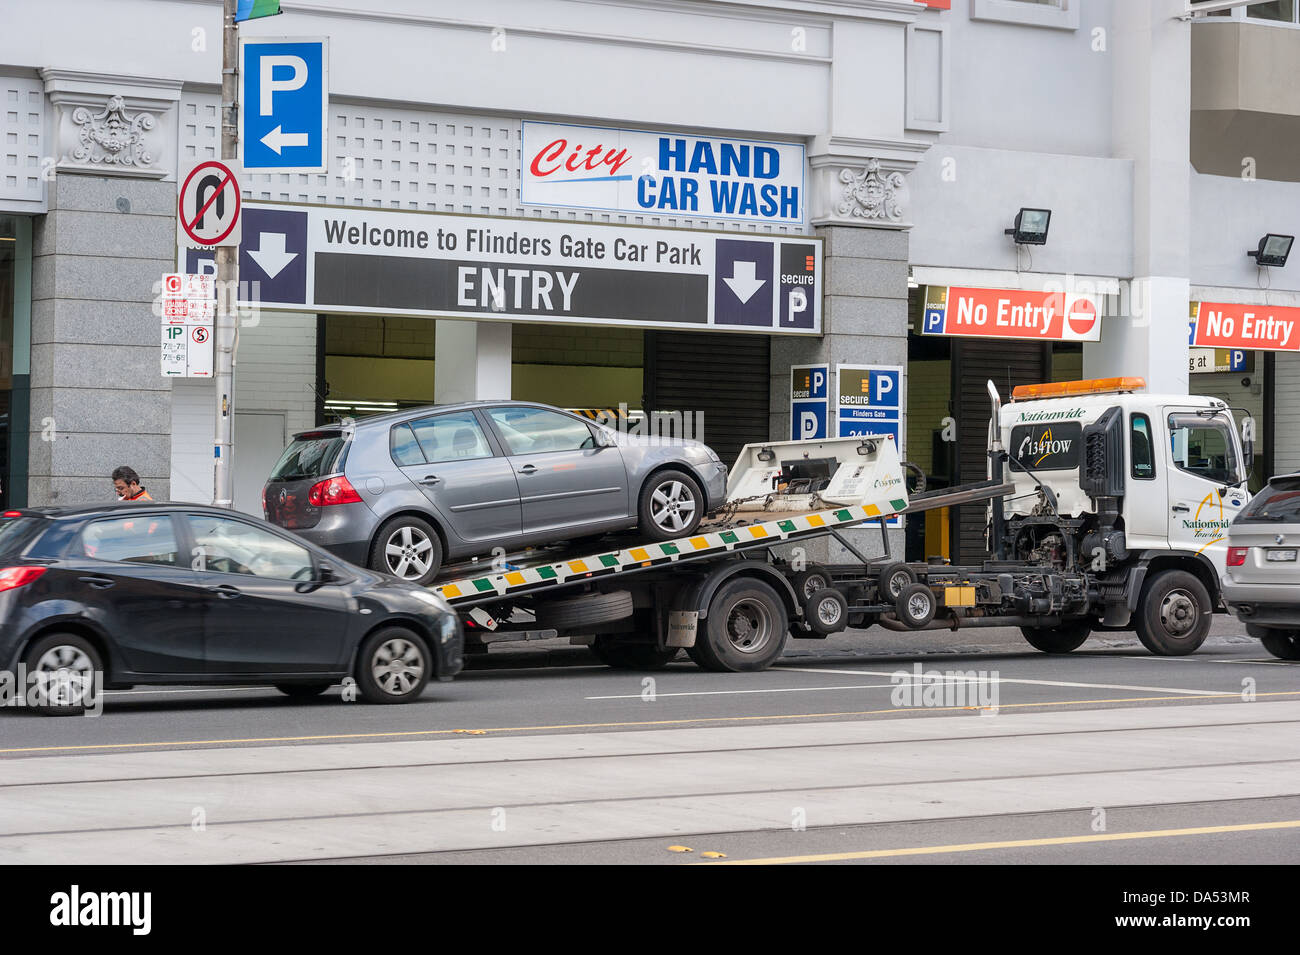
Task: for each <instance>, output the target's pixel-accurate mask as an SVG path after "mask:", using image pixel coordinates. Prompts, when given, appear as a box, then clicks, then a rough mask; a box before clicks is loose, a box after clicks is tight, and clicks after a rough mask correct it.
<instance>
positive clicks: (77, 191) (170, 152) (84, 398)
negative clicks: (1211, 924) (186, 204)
mask: <svg viewBox="0 0 1300 955" xmlns="http://www.w3.org/2000/svg"><path fill="white" fill-rule="evenodd" d="M41 76H42V78H43V79H44V82H45V90H46V94H47V95H48V97H49V102H50V105H51V107H52V113H53V118H52V123H51V127H52V129H53V137H52V142H51V144H50V145H51V147H52V148H51V150H50V151H51V154H52V155H53V156H54V158H55V163H54V165H53V173H54V178H53V180H52V181H51V182H49V183H48V210H49V211H48V212H47V214H46V215H44V216H41V217H38V218H37V219H36V220H35V223H34V229H33V258H32V325H31V408H30V422H31V437H30V441H29V444H28V454H29V465H28V475H29V477H28V503H29V504H30V505H32V506H39V505H48V504H55V505H58V504H74V503H80V502H96V501H111V500H112V499H113V497H112V493H113V491H112V484H111V482H110V479H109V476H110V474H111V473H112V471H113V469H114V468H115V467H117V466H118V465H123V464H124V465H128V466H130V467H133V468H135V470H136V471H138V472H139V473H140V476H141V480H142V481H143V483H144V485H145V487H147V488H148V489H149V492H150V494H152V495H153V497H154V498H155V499H159V500H165V499H166V498H167V497H168V496H169V492H170V476H171V424H172V418H171V392H172V382H171V381H170V380H169V379H167V378H164V377H163V376H162V371H161V369H160V367H159V357H158V356H159V318H158V316H157V315H156V314H155V311H154V308H153V302H154V300H155V297H156V296H157V295H158V288H159V284H160V282H161V279H162V275H163V273H165V272H173V271H175V267H176V165H177V159H178V157H177V147H176V143H177V130H176V114H177V103H178V101H179V99H180V83H179V81H164V80H146V79H141V78H133V77H123V76H100V75H92V74H86V73H72V72H68V71H64V70H53V69H48V70H43V71H42V72H41Z"/></svg>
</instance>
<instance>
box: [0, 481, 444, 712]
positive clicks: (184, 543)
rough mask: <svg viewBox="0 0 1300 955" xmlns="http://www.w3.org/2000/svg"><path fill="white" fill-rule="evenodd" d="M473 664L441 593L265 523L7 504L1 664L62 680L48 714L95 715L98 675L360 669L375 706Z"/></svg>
mask: <svg viewBox="0 0 1300 955" xmlns="http://www.w3.org/2000/svg"><path fill="white" fill-rule="evenodd" d="M462 663H463V637H462V633H461V628H460V623H459V621H458V619H457V617H456V615H455V613H454V612H453V611H452V610H451V608H450V607H448V606H447V604H446V602H445V601H444V600H443V599H442V598H441V597H439V596H437V595H436V594H434V593H432V592H430V591H428V590H425V589H424V588H422V587H418V586H415V585H413V584H409V583H406V582H404V581H400V580H396V579H394V578H392V577H388V576H385V575H381V574H376V573H373V572H371V571H368V570H362V569H361V568H359V567H355V566H353V565H351V564H347V563H345V562H343V561H341V560H340V559H339V558H337V557H335V556H333V555H332V554H329V553H327V552H326V551H323V550H320V549H319V548H317V547H315V546H314V545H312V544H309V543H307V542H306V541H304V540H302V539H301V538H299V537H296V536H295V535H293V534H290V533H288V532H286V531H283V530H281V529H280V528H278V527H272V526H271V525H269V524H267V523H266V522H264V521H260V520H257V519H256V518H251V517H247V516H245V515H243V514H239V513H236V512H234V511H228V510H223V509H219V508H213V507H204V506H202V505H196V504H179V503H150V504H116V505H107V506H100V507H80V508H33V509H25V510H11V511H5V512H4V513H3V514H0V669H3V670H5V671H7V672H8V673H9V674H15V673H19V672H21V673H22V674H23V675H24V677H25V679H26V682H27V686H28V687H29V688H37V687H47V688H48V687H53V686H59V687H61V688H62V692H61V693H59V694H57V695H53V696H51V695H50V694H48V693H47V694H46V696H45V697H43V698H38V699H37V700H36V701H35V702H36V704H37V705H38V706H39V708H41V709H42V710H44V711H45V712H58V713H76V712H81V711H83V710H84V709H85V708H86V707H87V706H88V705H89V700H88V699H87V698H86V695H87V694H88V693H90V692H92V689H91V688H92V687H93V685H94V681H93V679H92V678H93V677H94V676H95V675H99V674H102V685H103V686H104V687H106V688H111V689H117V688H124V687H129V686H133V685H137V684H193V685H198V684H209V685H221V684H226V685H230V684H243V685H246V684H249V683H253V684H269V685H273V686H276V687H277V688H279V689H280V690H282V691H283V692H284V693H286V694H288V695H289V696H292V697H310V696H315V695H317V694H319V693H322V692H324V691H325V690H326V689H327V688H329V687H330V686H331V685H333V684H335V683H338V682H340V681H341V680H346V679H347V678H349V677H351V678H354V679H355V680H356V689H357V691H358V693H359V695H360V697H361V698H362V699H364V700H366V701H368V702H371V703H405V702H407V701H409V700H412V699H414V698H416V697H418V696H419V695H420V693H421V692H422V691H423V690H424V687H425V685H426V684H427V683H428V681H429V679H430V678H431V677H434V678H437V679H439V680H450V679H451V678H452V677H453V676H454V675H455V674H456V673H458V672H459V671H460V669H461V666H462ZM20 667H21V668H22V669H21V670H20ZM69 687H71V689H69ZM78 688H80V690H79V689H78ZM79 694H80V695H79ZM34 695H36V694H34ZM42 703H43V704H47V705H40V704H42Z"/></svg>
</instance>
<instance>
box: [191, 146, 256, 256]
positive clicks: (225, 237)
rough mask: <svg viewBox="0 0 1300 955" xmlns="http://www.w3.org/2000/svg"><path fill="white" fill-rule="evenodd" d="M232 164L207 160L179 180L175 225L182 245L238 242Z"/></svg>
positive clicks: (236, 182)
mask: <svg viewBox="0 0 1300 955" xmlns="http://www.w3.org/2000/svg"><path fill="white" fill-rule="evenodd" d="M233 165H234V164H233V163H230V162H219V161H217V160H215V159H209V160H208V161H206V162H201V163H199V164H198V165H197V166H195V167H194V168H193V169H191V170H190V173H189V175H188V176H186V177H185V179H184V181H183V182H182V183H181V194H180V201H179V204H178V208H177V216H176V218H177V222H176V224H177V236H178V240H179V241H180V243H181V244H182V245H198V246H223V245H239V240H240V238H241V236H240V232H241V230H240V227H239V219H240V217H239V212H240V198H239V179H238V177H237V176H236V175H235V170H234V168H233Z"/></svg>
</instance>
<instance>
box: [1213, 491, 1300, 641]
mask: <svg viewBox="0 0 1300 955" xmlns="http://www.w3.org/2000/svg"><path fill="white" fill-rule="evenodd" d="M1298 557H1300V473H1296V474H1286V475H1281V476H1278V477H1275V478H1272V479H1270V480H1269V482H1268V486H1267V487H1265V488H1264V490H1262V491H1260V492H1259V494H1257V495H1255V497H1254V498H1252V499H1251V502H1250V504H1248V505H1247V506H1246V509H1245V510H1243V511H1242V512H1241V513H1240V514H1238V515H1237V519H1236V520H1234V521H1233V522H1232V525H1231V526H1230V527H1229V528H1228V557H1227V571H1226V573H1225V574H1224V577H1223V599H1224V602H1225V603H1227V605H1228V609H1229V610H1230V611H1232V612H1233V613H1234V614H1236V615H1237V619H1238V620H1240V621H1241V622H1242V623H1244V624H1245V625H1246V631H1247V632H1248V633H1249V634H1250V635H1251V636H1252V637H1258V638H1259V639H1260V640H1261V641H1263V643H1264V648H1265V649H1266V650H1268V652H1269V653H1271V654H1273V655H1274V656H1275V657H1281V658H1282V659H1283V660H1300V559H1297V558H1298Z"/></svg>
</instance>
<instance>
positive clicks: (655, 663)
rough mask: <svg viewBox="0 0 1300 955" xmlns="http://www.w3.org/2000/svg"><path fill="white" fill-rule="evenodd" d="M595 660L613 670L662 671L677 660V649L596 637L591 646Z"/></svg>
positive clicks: (607, 637)
mask: <svg viewBox="0 0 1300 955" xmlns="http://www.w3.org/2000/svg"><path fill="white" fill-rule="evenodd" d="M591 652H592V653H594V654H595V655H596V659H597V660H599V661H600V662H601V663H603V664H605V666H607V667H612V668H613V669H615V670H662V669H663V668H664V667H666V666H667V665H668V664H670V663H672V662H673V660H675V659H677V652H678V650H677V647H664V648H663V649H662V650H661V649H659V647H657V646H655V645H654V644H653V643H630V642H628V641H627V640H617V639H614V638H613V637H609V636H598V637H597V638H596V642H595V643H593V644H592V645H591Z"/></svg>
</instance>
